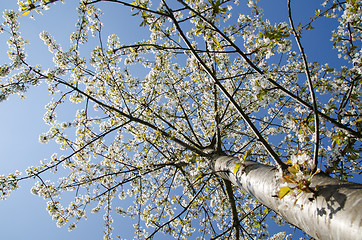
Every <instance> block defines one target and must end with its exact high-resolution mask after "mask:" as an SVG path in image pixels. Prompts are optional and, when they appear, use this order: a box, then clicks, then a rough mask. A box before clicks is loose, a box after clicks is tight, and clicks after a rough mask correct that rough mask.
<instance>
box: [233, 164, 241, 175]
mask: <svg viewBox="0 0 362 240" xmlns="http://www.w3.org/2000/svg"><path fill="white" fill-rule="evenodd" d="M239 168H240V164H238V163H237V164H235V167H234V175H235V174H236V173H237V172H238V170H239Z"/></svg>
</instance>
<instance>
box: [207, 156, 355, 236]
mask: <svg viewBox="0 0 362 240" xmlns="http://www.w3.org/2000/svg"><path fill="white" fill-rule="evenodd" d="M236 164H240V160H239V159H238V158H235V157H228V156H220V155H218V156H215V157H213V159H212V165H213V168H214V170H215V171H216V172H217V173H218V175H219V176H220V177H222V178H224V179H227V180H229V181H231V182H232V183H233V184H235V185H236V186H238V187H241V188H242V189H243V190H245V191H246V192H247V193H248V194H250V195H252V196H253V197H254V198H255V199H257V200H258V201H259V202H260V203H262V204H263V205H265V206H266V207H268V208H270V209H272V210H273V211H275V212H276V213H277V214H279V215H280V216H282V217H283V218H284V219H285V221H286V222H288V223H290V224H293V225H294V226H296V227H298V228H300V229H302V230H303V231H304V232H306V233H307V234H309V235H310V236H312V237H314V238H316V239H328V240H329V239H362V185H360V184H356V183H350V182H344V181H339V180H336V179H333V178H331V177H329V176H327V175H325V174H324V173H319V174H316V175H315V176H314V177H313V178H312V180H311V185H310V186H311V187H315V186H318V188H317V191H316V194H315V195H314V196H313V195H312V194H310V193H309V194H308V193H304V192H303V193H301V194H300V195H298V197H297V198H295V197H293V196H289V195H287V196H285V197H284V198H282V199H279V197H278V192H279V189H280V185H281V184H282V183H283V181H282V180H281V179H280V176H281V175H280V173H279V171H278V170H277V169H276V168H275V167H272V166H268V165H264V164H260V163H256V162H253V161H245V164H244V166H241V167H240V168H239V169H237V167H236V168H235V165H236ZM235 170H237V171H236V173H234V172H235ZM296 199H298V200H297V202H296Z"/></svg>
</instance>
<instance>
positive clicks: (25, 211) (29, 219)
mask: <svg viewBox="0 0 362 240" xmlns="http://www.w3.org/2000/svg"><path fill="white" fill-rule="evenodd" d="M74 2H76V1H69V0H68V1H66V3H65V4H60V3H57V4H56V6H52V7H51V9H50V10H49V11H47V12H45V14H44V15H43V16H41V15H38V14H36V13H34V17H35V20H29V17H22V19H21V23H22V24H23V25H21V32H22V33H23V34H24V35H25V36H26V38H28V39H29V40H30V41H31V45H30V46H27V50H28V53H29V56H30V57H29V59H30V60H31V63H33V64H35V63H41V64H44V65H45V66H46V65H48V63H47V62H46V60H49V59H51V55H50V54H49V53H48V50H47V47H46V46H44V45H43V44H42V42H41V40H40V39H39V38H38V35H39V33H40V32H41V31H43V30H46V31H48V32H49V33H51V34H52V35H53V36H54V37H55V39H56V41H57V42H58V43H60V44H61V45H63V46H64V48H66V47H67V46H68V45H69V35H70V33H71V32H72V31H73V30H74V25H75V23H76V12H75V4H74ZM261 2H262V3H263V4H265V6H266V9H265V15H269V16H270V14H271V16H272V18H271V21H272V22H273V21H280V20H283V21H287V9H286V1H281V0H280V1H269V0H264V1H261ZM294 2H296V3H295V4H293V10H294V12H295V13H296V14H297V15H298V17H297V18H296V19H295V22H299V21H300V20H306V19H305V17H304V16H309V15H310V14H312V13H313V12H314V9H315V8H317V7H318V4H316V3H315V2H316V1H315V0H305V1H294ZM317 2H319V1H317ZM16 3H17V0H7V1H2V3H1V6H0V10H1V11H3V10H4V9H17V4H16ZM279 3H280V4H279ZM129 13H130V12H129V9H127V8H122V7H118V6H116V5H114V4H111V3H109V4H108V7H107V8H106V9H105V14H104V18H103V19H104V21H105V22H106V29H105V30H106V34H110V33H113V32H111V31H115V32H116V33H118V34H119V37H120V40H121V42H126V43H131V42H133V39H140V38H144V37H145V35H143V33H142V32H141V31H140V29H142V28H138V25H139V20H138V19H137V18H131V19H127V20H124V16H125V15H128V16H129V15H130V14H129ZM135 19H137V21H135ZM107 22H108V23H109V25H107ZM324 24H325V26H326V27H325V28H324V31H323V32H318V31H314V32H313V35H306V36H305V37H303V39H302V41H303V42H304V43H305V44H308V47H312V48H308V47H307V48H306V50H307V54H308V60H310V61H316V60H318V61H321V62H331V59H330V56H331V54H330V51H335V50H331V43H330V42H329V38H330V35H326V33H328V34H330V27H331V25H329V24H328V22H324ZM328 27H329V29H328ZM134 29H136V31H135V30H134ZM124 33H126V34H124ZM130 33H132V34H130ZM4 37H5V36H4V34H3V35H0V63H4V62H6V61H7V56H6V51H5V50H6V45H5V44H6V43H5V38H4ZM322 37H323V38H324V39H325V40H324V41H323V42H322V43H320V42H319V41H313V38H317V39H319V40H320V39H322ZM318 42H319V43H318ZM317 43H318V44H319V45H317ZM332 55H335V53H334V54H332ZM333 61H335V59H333ZM333 61H332V62H333ZM48 66H49V65H48ZM26 96H27V98H26V99H25V100H21V99H19V98H18V97H17V96H12V97H10V98H9V100H8V101H5V102H2V103H0V113H1V116H2V117H1V118H0V132H1V135H2V137H1V138H0V153H1V154H0V174H7V173H10V172H14V171H15V170H19V171H23V170H24V169H25V168H27V167H28V166H31V165H37V164H38V163H39V161H40V160H42V159H44V158H49V157H50V156H51V154H52V153H54V152H59V151H58V146H57V145H55V144H53V143H48V144H40V143H38V136H39V134H40V133H42V132H44V131H46V130H47V126H46V125H45V124H44V122H43V120H42V116H43V114H44V112H45V109H44V106H45V105H46V104H47V103H48V101H49V100H50V97H49V95H48V93H47V91H46V87H44V86H40V87H37V88H32V89H31V90H29V92H28V93H27V94H26ZM33 183H34V182H33V181H32V180H30V181H26V182H22V183H21V189H20V190H18V191H16V192H14V193H13V194H12V195H11V196H10V197H9V199H8V200H6V201H0V212H1V216H2V217H1V218H0V239H7V240H19V239H39V240H43V239H54V240H57V239H69V240H73V239H89V240H92V239H102V238H103V220H102V214H101V213H100V214H88V220H87V221H82V222H81V223H80V224H79V226H78V228H77V229H76V230H74V231H73V232H71V233H69V232H68V231H67V228H66V227H64V228H57V227H56V225H55V222H54V221H52V220H51V218H50V216H49V214H48V213H47V211H46V209H45V207H46V202H45V201H44V200H42V199H40V198H38V197H36V196H34V195H31V194H30V192H29V189H30V187H31V186H32V185H33ZM114 218H118V219H115V220H118V221H116V224H118V225H117V226H115V229H116V230H117V231H115V234H114V235H117V234H121V235H122V236H123V237H127V236H128V237H130V236H132V232H130V231H129V230H131V229H130V228H129V226H127V225H123V226H124V227H122V226H120V225H119V224H120V222H121V220H122V219H121V218H120V217H119V216H116V215H115V216H114Z"/></svg>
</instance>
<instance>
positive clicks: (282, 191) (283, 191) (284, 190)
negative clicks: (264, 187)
mask: <svg viewBox="0 0 362 240" xmlns="http://www.w3.org/2000/svg"><path fill="white" fill-rule="evenodd" d="M289 191H290V187H288V186H284V187H281V188H280V190H279V194H278V197H279V199H282V198H283V197H284V196H285V195H287V194H288V193H289Z"/></svg>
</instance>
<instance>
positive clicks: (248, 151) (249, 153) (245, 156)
mask: <svg viewBox="0 0 362 240" xmlns="http://www.w3.org/2000/svg"><path fill="white" fill-rule="evenodd" d="M251 152H252V150H251V149H249V150H247V151H246V152H245V153H244V156H243V159H244V160H245V159H246V158H247V157H248V156H250V155H251Z"/></svg>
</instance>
